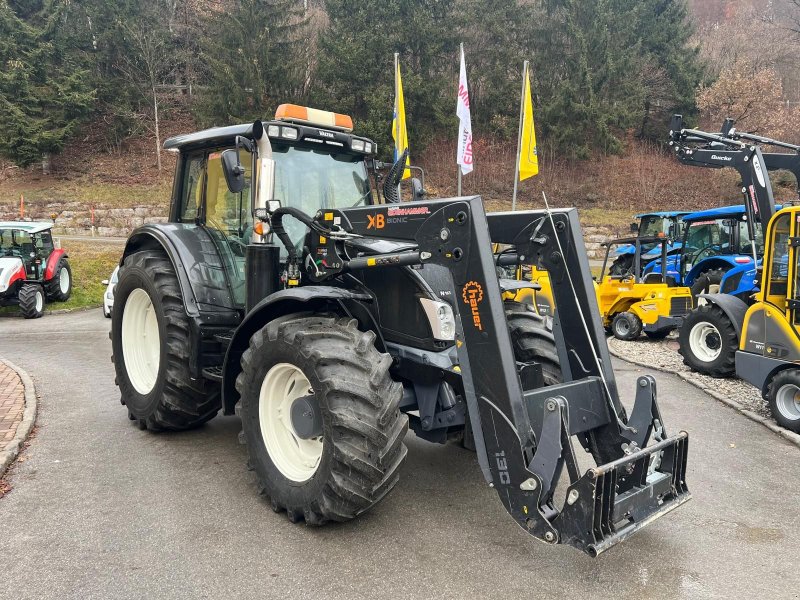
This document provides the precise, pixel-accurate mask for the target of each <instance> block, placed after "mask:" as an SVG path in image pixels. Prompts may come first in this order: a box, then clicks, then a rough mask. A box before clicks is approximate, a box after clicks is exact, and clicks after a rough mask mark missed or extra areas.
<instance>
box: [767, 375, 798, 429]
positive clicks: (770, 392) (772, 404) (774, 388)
mask: <svg viewBox="0 0 800 600" xmlns="http://www.w3.org/2000/svg"><path fill="white" fill-rule="evenodd" d="M787 384H794V385H797V386H799V387H800V370H798V369H795V368H791V367H789V368H786V369H784V370H783V371H779V372H778V373H776V374H775V375H774V376H773V377H772V380H771V381H770V382H769V384H768V385H767V390H766V391H767V393H766V400H767V404H768V405H769V410H770V412H771V413H772V418H773V419H775V421H776V422H777V423H778V425H780V426H781V427H785V428H786V429H788V430H789V431H793V432H795V433H800V421H794V420H789V419H787V418H786V417H784V416H783V415H782V414H781V412H780V411H779V410H778V407H777V402H776V396H777V392H778V390H779V389H780V388H781V387H783V386H784V385H787Z"/></svg>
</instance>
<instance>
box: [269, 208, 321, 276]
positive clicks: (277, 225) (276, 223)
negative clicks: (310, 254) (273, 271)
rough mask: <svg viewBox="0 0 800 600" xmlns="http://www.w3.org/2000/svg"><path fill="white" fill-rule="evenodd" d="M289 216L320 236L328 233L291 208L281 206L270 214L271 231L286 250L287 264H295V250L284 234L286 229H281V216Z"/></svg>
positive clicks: (303, 214)
mask: <svg viewBox="0 0 800 600" xmlns="http://www.w3.org/2000/svg"><path fill="white" fill-rule="evenodd" d="M284 215H289V216H290V217H294V218H295V219H297V220H298V221H300V222H301V223H303V224H304V225H305V226H306V227H308V228H309V229H313V230H314V231H317V232H319V233H321V234H322V235H328V234H330V231H328V230H327V229H325V228H323V227H320V225H319V224H318V223H316V222H315V221H314V219H312V218H311V217H309V216H308V215H307V214H306V213H304V212H303V211H302V210H299V209H297V208H292V207H291V206H282V207H280V208H279V209H278V210H276V211H275V212H274V213H272V218H271V219H270V222H271V225H272V231H273V233H274V234H275V235H277V236H278V239H279V240H280V241H281V243H282V244H283V245H284V247H285V248H286V252H287V253H288V255H289V262H290V263H296V262H297V249H296V248H295V247H294V244H293V243H292V239H291V238H290V237H289V234H288V233H286V229H285V228H284V227H283V216H284Z"/></svg>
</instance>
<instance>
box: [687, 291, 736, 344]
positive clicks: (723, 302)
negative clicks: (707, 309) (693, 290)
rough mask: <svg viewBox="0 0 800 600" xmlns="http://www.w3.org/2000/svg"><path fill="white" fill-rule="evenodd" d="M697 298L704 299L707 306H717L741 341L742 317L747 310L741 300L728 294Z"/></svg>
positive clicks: (707, 295)
mask: <svg viewBox="0 0 800 600" xmlns="http://www.w3.org/2000/svg"><path fill="white" fill-rule="evenodd" d="M697 297H698V298H704V299H705V300H706V302H708V303H709V304H715V305H716V306H719V307H720V308H721V309H722V312H724V313H725V316H726V317H728V320H730V322H731V323H732V324H733V328H734V329H735V330H736V337H737V338H739V339H741V337H742V324H743V323H744V315H745V313H746V312H747V308H748V306H747V304H746V303H745V302H744V301H743V300H740V299H739V298H737V297H736V296H731V295H730V294H698V295H697Z"/></svg>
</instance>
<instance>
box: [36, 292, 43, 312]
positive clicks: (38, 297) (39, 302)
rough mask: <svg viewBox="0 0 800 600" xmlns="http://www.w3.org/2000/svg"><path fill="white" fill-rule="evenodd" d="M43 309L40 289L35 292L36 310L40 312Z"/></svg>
mask: <svg viewBox="0 0 800 600" xmlns="http://www.w3.org/2000/svg"><path fill="white" fill-rule="evenodd" d="M43 309H44V296H43V295H42V291H41V290H39V291H37V292H36V312H37V313H40V312H42V310H43Z"/></svg>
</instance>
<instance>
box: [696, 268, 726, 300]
mask: <svg viewBox="0 0 800 600" xmlns="http://www.w3.org/2000/svg"><path fill="white" fill-rule="evenodd" d="M724 276H725V271H724V270H723V269H711V270H709V271H706V272H705V273H700V275H698V276H697V277H696V278H695V280H694V282H693V283H692V287H691V288H690V289H691V290H692V299H693V301H694V303H695V306H697V295H698V294H718V293H719V288H720V284H721V283H722V278H723V277H724Z"/></svg>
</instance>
